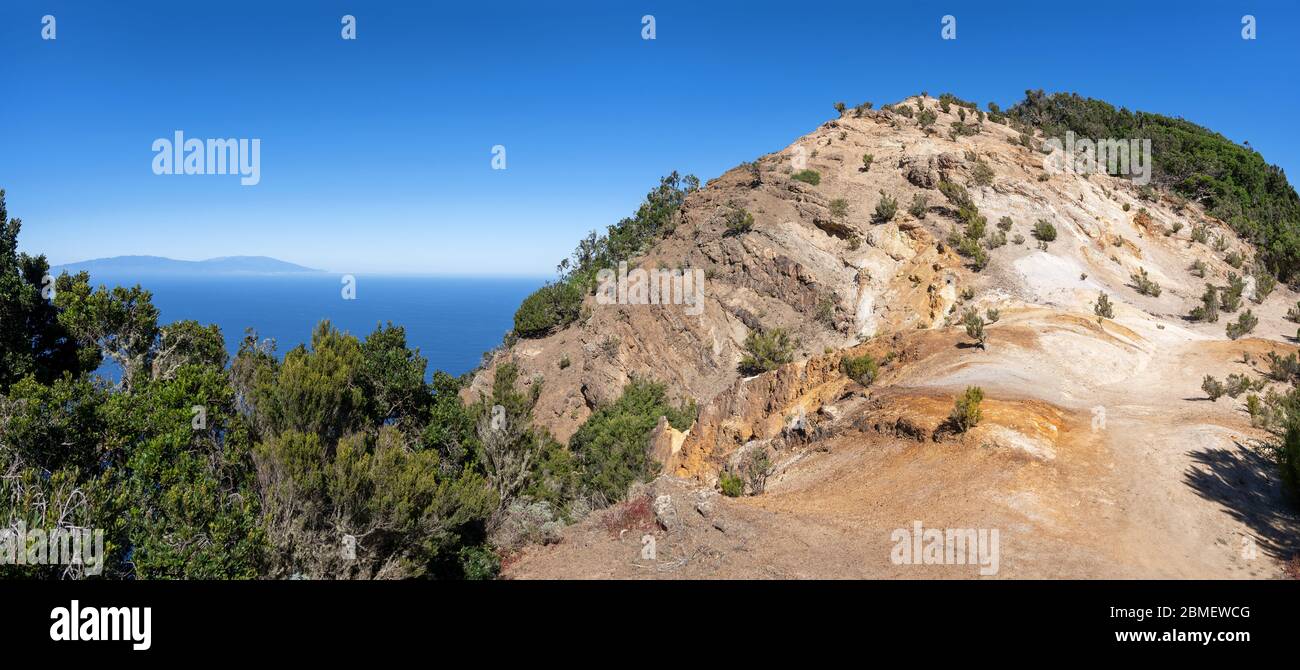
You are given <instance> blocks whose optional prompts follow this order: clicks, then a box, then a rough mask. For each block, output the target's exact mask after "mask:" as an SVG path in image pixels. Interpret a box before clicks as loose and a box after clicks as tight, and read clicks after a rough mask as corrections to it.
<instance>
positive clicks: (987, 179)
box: [971, 160, 993, 186]
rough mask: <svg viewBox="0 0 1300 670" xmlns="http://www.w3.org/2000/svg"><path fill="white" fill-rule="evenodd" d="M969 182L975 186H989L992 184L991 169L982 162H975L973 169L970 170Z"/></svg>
mask: <svg viewBox="0 0 1300 670" xmlns="http://www.w3.org/2000/svg"><path fill="white" fill-rule="evenodd" d="M971 181H972V182H973V183H974V184H975V185H976V186H989V185H991V184H992V183H993V168H991V167H989V164H988V163H985V162H984V161H983V160H977V161H975V167H974V168H973V169H972V170H971Z"/></svg>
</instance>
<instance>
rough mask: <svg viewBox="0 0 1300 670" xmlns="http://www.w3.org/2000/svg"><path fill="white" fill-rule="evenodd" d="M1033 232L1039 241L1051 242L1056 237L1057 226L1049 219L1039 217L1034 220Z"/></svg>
mask: <svg viewBox="0 0 1300 670" xmlns="http://www.w3.org/2000/svg"><path fill="white" fill-rule="evenodd" d="M1033 233H1034V239H1037V240H1038V241H1039V242H1051V241H1053V240H1055V239H1056V226H1053V225H1052V223H1051V222H1050V221H1048V220H1047V219H1039V220H1037V221H1035V222H1034V230H1033Z"/></svg>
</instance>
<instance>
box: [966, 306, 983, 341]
mask: <svg viewBox="0 0 1300 670" xmlns="http://www.w3.org/2000/svg"><path fill="white" fill-rule="evenodd" d="M961 321H962V324H963V325H965V326H966V336H967V337H969V338H971V339H972V340H975V344H978V345H979V348H980V349H983V348H985V347H984V345H985V343H986V342H987V341H988V335H987V334H986V333H985V332H984V319H982V318H980V315H979V312H976V311H975V308H974V307H970V308H967V309H966V311H965V313H963V314H962V319H961Z"/></svg>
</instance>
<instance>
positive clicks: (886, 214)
mask: <svg viewBox="0 0 1300 670" xmlns="http://www.w3.org/2000/svg"><path fill="white" fill-rule="evenodd" d="M896 212H898V201H897V200H894V199H893V198H892V197H890V196H889V194H887V193H885V192H884V191H881V192H880V202H878V203H876V221H877V222H879V223H885V222H887V221H891V220H893V218H894V214H895V213H896Z"/></svg>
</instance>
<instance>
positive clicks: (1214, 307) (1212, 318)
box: [1191, 284, 1219, 323]
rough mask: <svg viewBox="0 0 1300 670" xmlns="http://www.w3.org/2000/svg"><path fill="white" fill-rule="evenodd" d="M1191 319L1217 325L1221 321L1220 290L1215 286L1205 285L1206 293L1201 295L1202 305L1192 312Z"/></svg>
mask: <svg viewBox="0 0 1300 670" xmlns="http://www.w3.org/2000/svg"><path fill="white" fill-rule="evenodd" d="M1191 317H1192V319H1194V320H1196V321H1204V322H1206V323H1215V322H1216V321H1218V320H1219V289H1217V288H1215V287H1214V285H1213V284H1206V285H1205V293H1202V294H1201V304H1200V306H1199V307H1197V308H1195V309H1193V310H1192V314H1191Z"/></svg>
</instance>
